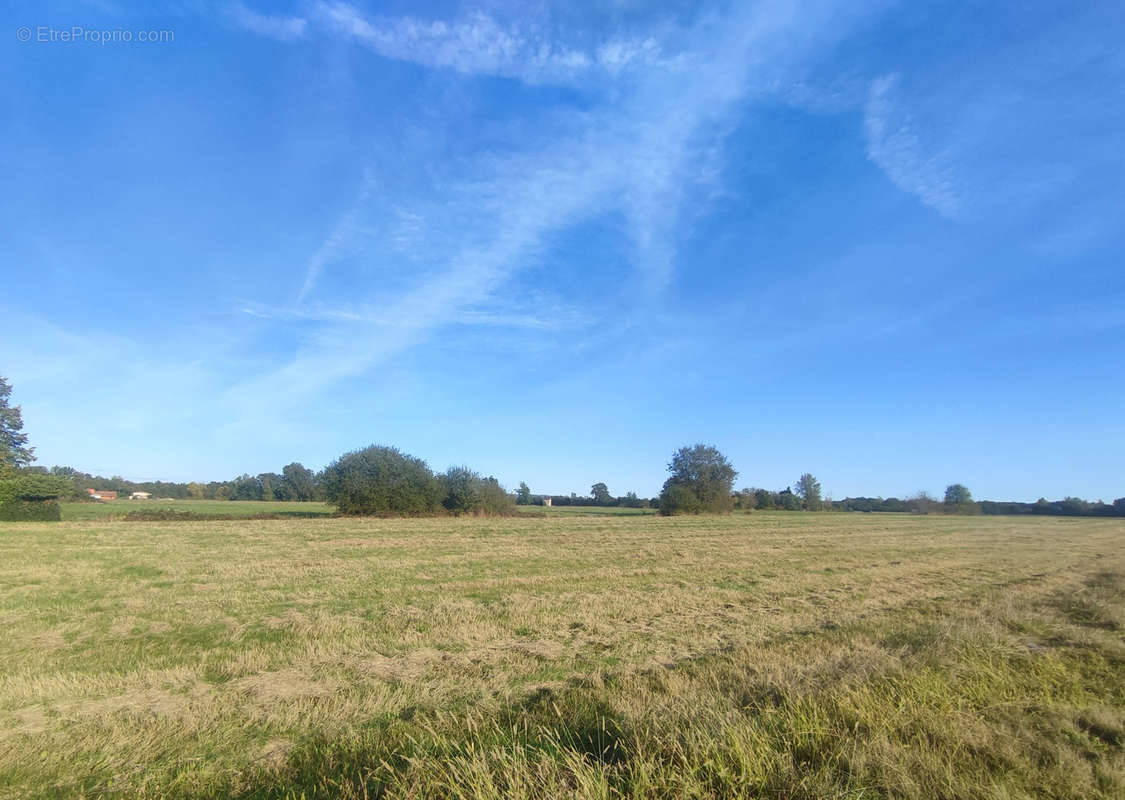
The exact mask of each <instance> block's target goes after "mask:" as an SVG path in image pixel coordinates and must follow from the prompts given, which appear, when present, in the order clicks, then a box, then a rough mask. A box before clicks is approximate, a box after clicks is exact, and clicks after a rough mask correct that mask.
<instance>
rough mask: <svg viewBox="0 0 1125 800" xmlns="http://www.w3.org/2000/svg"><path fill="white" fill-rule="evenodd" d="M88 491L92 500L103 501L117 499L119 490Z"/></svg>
mask: <svg viewBox="0 0 1125 800" xmlns="http://www.w3.org/2000/svg"><path fill="white" fill-rule="evenodd" d="M86 493H87V494H88V495H90V499H91V500H100V501H101V502H103V503H107V502H109V501H110V500H116V499H117V492H111V491H110V490H109V489H87V490H86Z"/></svg>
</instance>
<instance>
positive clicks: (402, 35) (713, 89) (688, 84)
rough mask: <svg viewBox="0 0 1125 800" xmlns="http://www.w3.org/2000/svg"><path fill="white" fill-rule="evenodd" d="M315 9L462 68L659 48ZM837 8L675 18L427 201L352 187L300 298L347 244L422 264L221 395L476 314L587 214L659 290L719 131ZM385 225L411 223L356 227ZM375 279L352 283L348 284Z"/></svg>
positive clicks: (267, 385)
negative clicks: (674, 24) (623, 224)
mask: <svg viewBox="0 0 1125 800" xmlns="http://www.w3.org/2000/svg"><path fill="white" fill-rule="evenodd" d="M315 8H316V9H317V12H318V13H319V14H320V15H321V16H327V17H328V18H329V19H331V20H332V21H333V24H334V25H336V26H338V28H339V29H340V30H342V31H343V32H344V33H346V34H347V35H348V36H350V37H353V38H354V39H356V40H357V41H359V42H360V43H362V44H365V45H366V46H368V47H371V48H373V49H375V50H376V52H380V53H381V54H384V55H388V56H389V57H396V58H397V57H402V58H408V59H410V60H414V61H420V62H421V63H426V64H429V65H431V66H435V67H448V68H452V69H457V70H461V71H472V72H485V73H490V74H509V73H510V74H513V75H518V76H520V77H525V78H526V77H529V76H531V77H534V76H539V75H543V74H546V73H549V72H555V73H556V74H557V73H558V72H559V71H560V70H562V71H565V70H566V69H569V68H572V67H577V66H579V65H587V66H588V65H589V64H591V63H594V62H595V61H600V62H601V63H603V64H605V65H607V66H606V69H607V70H608V69H609V65H611V64H612V65H616V66H615V68H619V67H620V66H621V65H623V64H626V63H634V62H636V61H637V59H640V58H647V57H648V55H647V54H651V53H654V52H657V51H659V49H660V48H659V47H658V46H657V45H656V44H655V43H653V44H643V45H641V46H640V47H639V50H638V51H637V52H634V51H632V50H628V49H626V48H617V49H615V48H614V47H612V46H605V45H603V46H602V48H601V49H600V50H599V51H598V52H597V53H595V54H594V55H592V56H586V57H578V56H577V55H575V53H576V52H577V51H573V50H571V49H569V48H565V47H558V46H554V45H544V44H542V43H541V42H539V41H538V40H535V39H531V38H528V37H526V36H525V35H523V34H519V33H514V32H512V31H509V30H504V29H501V28H499V27H498V26H497V25H496V23H495V22H493V21H491V20H490V19H487V18H484V17H479V16H478V17H473V18H471V19H470V20H469V21H468V22H457V23H426V24H423V23H418V22H415V21H411V20H398V21H389V22H387V21H384V22H383V23H380V24H379V25H376V24H375V23H373V22H371V21H369V20H367V19H365V18H364V17H362V16H361V15H359V13H358V12H357V11H356V10H355V9H354V8H353V7H352V6H350V5H347V4H343V3H318V4H317V5H316V6H315ZM846 23H847V15H846V13H845V12H842V11H840V10H839V9H838V8H837V7H835V6H834V5H832V4H830V3H828V4H825V3H818V4H814V5H813V6H810V7H809V8H793V7H792V6H791V5H790V4H788V3H780V2H779V3H763V4H759V5H756V6H754V7H753V8H747V9H743V10H741V11H739V12H737V13H735V14H734V15H732V16H730V17H727V18H723V19H717V18H708V19H706V20H704V21H702V22H700V23H699V24H698V25H696V26H695V27H694V28H692V29H690V30H687V31H683V32H681V34H680V36H679V39H680V41H681V45H682V46H681V54H682V55H681V56H680V57H679V58H677V59H672V60H666V61H663V62H659V63H657V62H653V63H652V64H650V68H649V69H648V70H647V71H645V72H643V73H638V74H637V75H635V76H633V77H632V78H631V79H630V80H629V81H628V82H626V83H622V84H620V85H619V86H618V87H617V88H618V91H617V92H615V93H614V96H613V97H612V98H611V99H609V100H606V101H605V102H602V103H600V104H597V105H595V107H594V108H592V109H591V110H589V111H587V112H584V113H581V114H576V113H574V112H569V113H568V114H566V115H565V116H560V117H553V116H546V117H543V118H542V119H540V120H538V122H539V125H538V130H537V136H536V137H534V139H532V140H531V141H528V142H527V143H526V144H525V145H524V146H522V147H518V148H514V149H513V150H510V151H504V152H503V153H502V154H495V153H491V152H489V153H483V154H480V155H478V156H477V157H475V158H471V159H469V160H468V161H467V162H465V163H463V164H461V165H460V166H459V167H458V169H459V170H460V171H459V172H458V173H456V174H453V175H451V176H448V177H447V179H445V180H444V181H443V183H442V185H441V187H440V190H437V191H434V192H433V193H432V194H433V197H434V199H433V200H432V201H430V202H428V203H427V202H424V201H420V200H418V197H419V194H418V191H417V190H418V187H416V186H412V187H411V189H410V194H409V196H407V197H403V198H401V199H400V200H395V199H394V198H393V197H392V202H391V204H390V205H389V206H384V205H379V207H378V208H374V207H373V206H372V204H370V203H368V199H369V190H365V191H362V192H361V193H360V197H359V200H357V203H356V205H355V206H354V207H353V208H352V209H351V210H349V211H348V212H346V213H345V214H344V215H343V216H342V217H341V220H340V222H339V223H338V224H337V226H336V228H335V229H334V230H333V231H332V232H331V233H330V235H329V236H328V237H327V238H326V240H325V242H324V244H323V245H322V246H321V248H320V249H319V250H318V251H317V253H316V254H314V256H313V257H312V259H310V261H309V263H308V265H307V269H306V275H305V279H304V283H303V288H302V290H301V293H300V300H299V302H303V303H304V304H305V305H308V303H309V301H310V299H311V298H313V297H314V296H315V295H314V292H315V291H317V287H318V286H319V285H320V283H321V282H322V281H323V280H325V275H326V274H328V273H327V272H326V269H327V267H328V266H329V265H330V264H331V263H332V262H333V261H334V260H335V259H336V258H338V257H339V256H340V254H342V253H348V254H350V255H355V254H356V251H357V247H358V248H359V250H360V252H359V257H360V258H361V259H368V260H373V261H380V262H387V263H388V264H390V267H389V268H390V269H392V270H396V271H397V273H399V275H396V277H399V276H400V275H401V273H402V272H403V271H404V270H403V269H402V262H401V259H400V260H399V261H397V262H396V261H395V259H394V258H393V254H389V251H391V250H393V249H395V247H396V246H399V247H400V249H401V245H403V244H404V243H407V242H409V244H410V245H411V246H410V247H409V248H407V249H411V250H412V251H413V252H412V257H413V258H414V259H415V260H416V261H417V262H421V263H425V264H427V265H429V267H430V270H429V271H428V272H425V273H423V274H420V275H419V276H418V277H417V280H415V281H413V284H412V285H411V286H409V287H408V288H406V289H405V290H404V291H401V292H399V293H397V294H396V295H393V296H382V297H380V299H379V301H378V307H379V313H378V314H376V315H373V316H372V315H362V316H360V317H359V318H347V319H344V318H340V317H335V318H332V319H326V320H324V321H323V324H322V325H320V326H318V327H317V329H316V332H315V333H314V334H312V335H311V336H310V337H309V338H307V339H306V340H305V341H304V343H303V344H302V345H301V347H300V349H299V350H298V352H297V353H295V354H294V356H293V358H292V359H291V360H290V361H289V362H288V363H286V364H283V365H281V366H279V367H278V368H277V369H275V370H273V371H272V372H269V373H267V374H262V375H259V376H257V377H255V378H252V379H250V380H247V381H245V382H243V383H242V384H240V385H239V386H237V387H234V388H233V389H232V390H231V392H230V395H231V398H232V399H233V400H235V401H236V402H242V403H245V404H246V405H247V406H248V407H257V406H258V405H260V404H259V403H258V402H257V400H256V398H260V397H263V396H268V397H270V398H273V399H281V398H283V401H282V402H284V403H292V404H298V403H300V402H302V400H303V399H304V398H307V397H309V396H311V395H313V394H315V393H316V392H318V391H319V390H320V389H321V388H322V387H324V386H326V385H329V384H331V383H333V382H335V381H339V380H342V379H345V378H348V377H351V376H356V375H359V374H362V373H364V372H366V371H368V370H370V369H372V368H373V367H374V366H375V365H377V364H379V363H382V362H384V361H385V360H386V359H388V358H390V357H392V356H394V355H395V354H397V353H400V352H402V351H403V350H405V349H407V348H410V347H413V346H415V345H417V344H419V343H421V342H423V341H425V340H426V339H427V338H428V337H429V336H430V335H431V334H432V332H433V331H434V330H435V329H437V328H439V327H441V326H445V325H449V324H456V322H457V321H458V320H464V319H465V315H466V313H480V314H485V315H487V314H488V313H489V312H490V309H489V305H488V304H489V303H490V302H492V301H494V300H495V293H496V292H497V290H499V289H500V288H501V287H503V286H504V285H505V284H506V283H507V282H509V281H510V280H511V279H512V278H513V277H514V276H515V275H517V274H518V273H519V272H520V271H522V270H524V269H527V267H528V265H529V264H535V263H537V261H538V259H539V258H540V257H541V256H542V251H543V249H544V247H545V244H546V243H547V242H548V241H549V240H550V239H551V237H553V236H555V235H556V234H558V233H560V232H562V231H566V230H567V229H569V228H572V227H573V226H575V225H576V224H579V223H581V222H583V221H587V220H590V219H593V218H595V217H597V216H599V215H604V214H618V215H622V216H623V217H624V218H625V219H627V220H628V221H629V227H630V230H631V233H632V238H633V240H634V243H635V246H636V265H637V271H638V275H639V276H640V285H641V286H642V287H644V288H646V289H647V290H648V292H649V293H650V294H651V293H653V292H656V291H658V290H659V289H660V288H662V287H663V286H665V285H667V283H668V282H669V281H670V280H671V279H672V276H673V273H674V268H675V262H676V258H677V255H676V243H677V241H678V239H679V238H680V236H681V235H682V233H683V229H682V226H683V222H684V219H685V218H687V217H688V216H689V215H686V214H685V213H684V212H685V209H687V208H689V207H690V206H691V205H692V203H691V202H689V201H691V200H694V199H697V198H699V197H702V198H704V199H706V197H707V196H708V195H709V193H710V192H712V191H713V190H714V188H715V186H716V185H718V184H720V183H721V181H722V164H723V141H724V138H725V136H726V135H727V134H728V133H729V130H730V128H731V126H732V125H733V122H732V120H734V119H735V118H736V117H737V116H738V114H739V113H740V110H741V108H742V104H743V103H744V102H745V101H746V100H747V99H749V98H752V97H754V96H757V95H760V94H762V93H767V92H774V91H776V87H778V86H779V85H785V84H787V83H789V82H792V80H793V79H795V77H796V76H799V73H800V70H801V68H802V65H803V64H804V63H806V62H807V61H808V60H810V59H812V58H814V57H816V56H817V55H818V53H819V50H820V48H822V47H824V46H826V45H827V44H828V43H830V42H831V41H832V40H833V39H834V38H835V37H837V36H839V35H842V32H843V30H844V29H846V27H847V24H846ZM645 38H647V37H645ZM641 41H642V42H643V41H645V39H644V38H642V39H641ZM638 53H639V54H638ZM786 79H788V80H786ZM383 193H384V192H383V191H382V189H381V190H380V194H383ZM422 194H423V196H424V194H425V193H424V192H423V193H422ZM419 203H421V205H419ZM372 215H374V216H375V217H376V218H374V219H373V218H371V217H372ZM422 220H424V223H425V225H426V229H427V230H433V231H435V232H438V231H455V232H456V235H452V236H448V235H447V236H442V235H436V236H433V237H429V236H426V237H418V236H416V235H414V234H415V233H416V231H417V226H418V225H419V224H421V223H420V221H422ZM388 225H389V227H390V229H391V230H399V231H400V232H402V231H405V232H406V234H407V235H405V236H403V235H400V236H398V237H395V236H394V235H393V234H392V235H390V236H385V237H367V236H366V235H365V234H363V233H360V234H358V235H357V234H356V233H355V232H356V231H362V230H364V229H365V228H366V227H368V226H371V227H376V228H380V229H386V228H387V227H388ZM395 264H397V265H398V266H397V267H396V266H395ZM375 288H376V287H371V288H370V289H366V288H365V287H361V286H357V285H355V284H354V283H352V284H349V291H350V292H352V293H360V294H362V293H363V292H364V291H375ZM483 318H484V317H481V318H480V319H483ZM478 321H479V319H478Z"/></svg>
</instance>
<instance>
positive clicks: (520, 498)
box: [516, 481, 531, 506]
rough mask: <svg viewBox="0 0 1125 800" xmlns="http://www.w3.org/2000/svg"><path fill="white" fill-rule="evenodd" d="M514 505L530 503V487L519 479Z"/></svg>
mask: <svg viewBox="0 0 1125 800" xmlns="http://www.w3.org/2000/svg"><path fill="white" fill-rule="evenodd" d="M516 505H518V506H529V505H531V487H529V486H528V485H527V484H526V483H524V482H523V481H520V489H519V491H518V492H516Z"/></svg>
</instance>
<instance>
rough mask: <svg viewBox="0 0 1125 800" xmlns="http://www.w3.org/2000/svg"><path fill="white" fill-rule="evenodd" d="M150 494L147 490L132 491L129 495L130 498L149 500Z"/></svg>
mask: <svg viewBox="0 0 1125 800" xmlns="http://www.w3.org/2000/svg"><path fill="white" fill-rule="evenodd" d="M151 498H152V495H151V494H149V493H148V492H133V493H132V494H131V495H129V499H130V500H150V499H151Z"/></svg>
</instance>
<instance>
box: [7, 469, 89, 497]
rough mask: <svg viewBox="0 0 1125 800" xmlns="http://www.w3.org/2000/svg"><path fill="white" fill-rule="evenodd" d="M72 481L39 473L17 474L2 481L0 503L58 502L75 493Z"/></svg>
mask: <svg viewBox="0 0 1125 800" xmlns="http://www.w3.org/2000/svg"><path fill="white" fill-rule="evenodd" d="M73 488H74V487H73V486H72V485H71V483H70V481H68V480H64V479H63V478H56V477H54V476H53V475H44V474H42V473H39V472H17V473H16V474H15V475H14V476H13V477H11V478H5V479H4V480H0V502H3V501H5V500H57V499H58V498H59V497H61V496H63V495H65V494H69V493H70V492H71V491H73Z"/></svg>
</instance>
